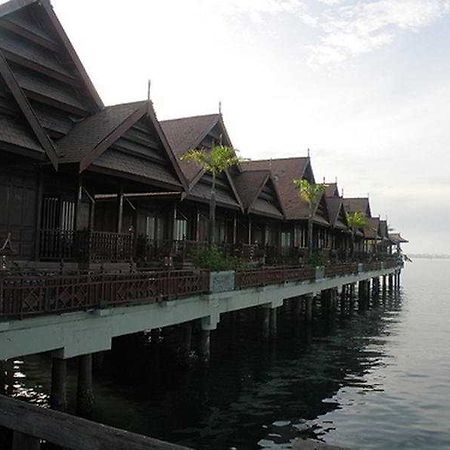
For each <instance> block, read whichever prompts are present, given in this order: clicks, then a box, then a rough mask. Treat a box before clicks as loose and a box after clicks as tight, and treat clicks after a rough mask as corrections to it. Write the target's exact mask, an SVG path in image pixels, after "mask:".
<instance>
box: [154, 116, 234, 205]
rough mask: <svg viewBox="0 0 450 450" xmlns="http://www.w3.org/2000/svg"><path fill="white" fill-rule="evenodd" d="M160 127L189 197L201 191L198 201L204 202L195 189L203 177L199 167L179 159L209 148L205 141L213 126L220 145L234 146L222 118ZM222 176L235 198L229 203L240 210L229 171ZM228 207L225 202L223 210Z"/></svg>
mask: <svg viewBox="0 0 450 450" xmlns="http://www.w3.org/2000/svg"><path fill="white" fill-rule="evenodd" d="M160 123H161V128H162V130H163V131H164V134H165V135H166V137H167V141H168V142H169V145H170V148H171V149H172V151H173V153H174V154H175V156H176V158H177V161H178V164H179V166H180V168H181V171H182V172H183V175H184V177H185V179H186V182H187V185H188V189H189V191H190V193H191V194H192V195H193V196H194V197H198V196H199V194H200V191H202V195H201V197H202V198H204V196H205V195H206V191H205V190H204V189H202V188H201V187H198V186H197V183H198V182H199V181H200V179H201V178H202V176H203V175H204V174H205V171H204V170H203V169H202V167H201V166H200V165H198V164H196V163H194V162H190V161H182V160H181V157H182V156H183V154H184V153H186V152H187V151H188V150H191V149H195V148H200V147H205V148H206V149H207V147H208V146H207V145H204V141H205V139H206V138H207V137H208V135H209V134H210V133H211V132H212V131H213V129H214V128H215V127H216V126H218V127H220V136H218V137H219V138H221V139H222V143H223V144H224V145H227V146H229V147H232V146H233V145H232V143H231V139H230V137H229V135H228V132H227V129H226V127H225V123H224V121H223V117H222V115H221V114H207V115H201V116H193V117H182V118H179V119H171V120H163V121H161V122H160ZM225 176H226V178H227V181H228V183H229V185H230V187H231V190H232V191H233V195H234V197H235V198H234V199H233V201H232V203H234V201H236V203H237V204H238V206H239V208H241V209H242V201H241V199H240V197H239V194H238V193H237V191H236V187H235V186H234V182H233V179H232V177H231V175H230V173H229V171H228V170H227V171H225ZM224 200H225V199H224ZM229 200H230V199H229ZM227 203H228V204H230V201H228V202H224V203H223V206H226V204H227Z"/></svg>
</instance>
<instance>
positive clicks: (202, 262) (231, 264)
mask: <svg viewBox="0 0 450 450" xmlns="http://www.w3.org/2000/svg"><path fill="white" fill-rule="evenodd" d="M193 262H194V264H195V266H196V267H198V268H200V269H208V270H212V271H217V272H218V271H221V270H236V269H238V268H240V267H241V266H242V261H241V260H240V259H239V258H237V257H233V256H227V255H225V253H223V252H222V251H221V250H220V249H218V248H217V247H215V246H213V247H210V248H207V249H204V250H199V251H198V252H196V253H195V254H194V257H193Z"/></svg>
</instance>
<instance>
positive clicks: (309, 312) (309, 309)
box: [305, 295, 313, 322]
mask: <svg viewBox="0 0 450 450" xmlns="http://www.w3.org/2000/svg"><path fill="white" fill-rule="evenodd" d="M305 302H306V304H305V318H306V321H307V322H311V321H312V318H313V296H312V295H305Z"/></svg>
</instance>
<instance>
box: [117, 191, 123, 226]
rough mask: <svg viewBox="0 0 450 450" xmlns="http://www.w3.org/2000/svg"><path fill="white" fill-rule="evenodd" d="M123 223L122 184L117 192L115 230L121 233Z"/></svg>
mask: <svg viewBox="0 0 450 450" xmlns="http://www.w3.org/2000/svg"><path fill="white" fill-rule="evenodd" d="M122 224H123V186H122V184H121V185H120V187H119V193H118V194H117V232H118V233H122Z"/></svg>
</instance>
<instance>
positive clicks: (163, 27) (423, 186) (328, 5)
mask: <svg viewBox="0 0 450 450" xmlns="http://www.w3.org/2000/svg"><path fill="white" fill-rule="evenodd" d="M52 4H53V6H54V9H55V11H56V13H57V15H58V16H59V18H60V20H61V22H62V24H63V26H64V28H65V29H66V32H67V33H68V35H69V37H70V39H71V41H72V43H73V45H74V47H75V49H76V50H77V52H78V54H79V56H80V58H81V60H82V62H83V64H84V65H85V67H86V69H87V71H88V73H89V75H90V76H91V78H92V80H93V82H94V84H95V86H96V87H97V89H98V91H99V93H100V95H101V97H102V99H103V100H104V102H105V104H116V103H121V102H128V101H134V100H140V99H143V98H146V96H147V81H148V80H149V79H150V80H151V98H152V100H153V103H154V106H155V109H156V112H157V115H158V118H159V119H168V118H176V117H184V116H188V115H199V114H209V113H214V112H217V111H218V108H219V102H221V103H222V112H223V115H224V120H225V123H226V126H227V129H228V132H229V134H230V136H231V139H232V141H233V144H234V146H235V147H236V148H237V149H239V150H240V153H241V156H243V157H246V158H251V159H260V158H278V157H291V156H306V155H307V152H308V149H310V154H311V157H312V163H313V169H314V173H315V176H316V180H317V181H322V179H323V177H325V179H326V180H327V181H330V182H331V181H334V180H335V179H336V178H337V180H338V183H339V186H340V188H341V189H344V195H345V196H348V197H350V196H367V194H369V197H370V201H371V208H372V214H373V215H374V216H376V215H380V216H381V217H382V218H383V219H384V218H386V217H387V218H388V220H389V222H390V224H391V226H392V227H393V228H395V229H396V230H399V231H401V232H402V234H403V235H404V236H405V237H406V238H407V239H409V240H410V244H408V245H407V246H405V250H406V252H407V253H408V252H411V253H413V252H414V253H418V252H432V253H448V254H450V152H449V151H448V147H449V143H450V126H449V125H450V120H449V118H450V45H449V44H450V0H370V1H369V0H367V1H362V0H145V1H144V0H127V1H123V0H121V1H118V0H95V1H94V0H77V1H73V0H72V1H69V0H53V1H52Z"/></svg>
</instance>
